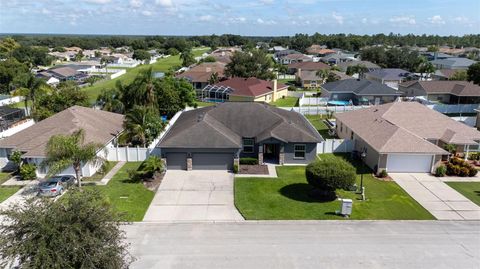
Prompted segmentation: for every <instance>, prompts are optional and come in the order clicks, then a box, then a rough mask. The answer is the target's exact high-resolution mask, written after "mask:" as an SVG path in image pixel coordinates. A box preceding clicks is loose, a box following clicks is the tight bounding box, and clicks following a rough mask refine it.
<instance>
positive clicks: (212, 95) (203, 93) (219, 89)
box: [197, 85, 233, 102]
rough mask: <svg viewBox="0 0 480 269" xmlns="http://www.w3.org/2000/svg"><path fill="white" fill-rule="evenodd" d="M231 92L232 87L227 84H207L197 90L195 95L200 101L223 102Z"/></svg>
mask: <svg viewBox="0 0 480 269" xmlns="http://www.w3.org/2000/svg"><path fill="white" fill-rule="evenodd" d="M232 92H233V89H232V88H230V87H228V86H218V85H207V86H206V87H205V88H203V89H201V90H198V91H197V97H198V98H199V99H200V100H202V101H208V100H214V101H221V102H225V101H228V97H229V95H230V93H232Z"/></svg>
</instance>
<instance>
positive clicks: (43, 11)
mask: <svg viewBox="0 0 480 269" xmlns="http://www.w3.org/2000/svg"><path fill="white" fill-rule="evenodd" d="M51 13H52V12H51V11H50V10H48V9H46V8H42V14H45V15H48V14H51Z"/></svg>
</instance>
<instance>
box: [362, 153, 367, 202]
mask: <svg viewBox="0 0 480 269" xmlns="http://www.w3.org/2000/svg"><path fill="white" fill-rule="evenodd" d="M360 157H361V159H362V171H361V174H360V193H361V194H362V200H364V191H363V173H364V171H365V158H367V153H366V152H365V150H364V151H363V152H362V154H361V155H360Z"/></svg>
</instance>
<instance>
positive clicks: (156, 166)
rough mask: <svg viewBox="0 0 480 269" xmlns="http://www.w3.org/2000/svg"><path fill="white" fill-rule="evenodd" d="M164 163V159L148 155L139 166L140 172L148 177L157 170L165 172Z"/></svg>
mask: <svg viewBox="0 0 480 269" xmlns="http://www.w3.org/2000/svg"><path fill="white" fill-rule="evenodd" d="M164 169H165V168H164V165H163V162H162V160H161V159H160V158H159V157H157V156H154V155H151V156H150V157H148V158H147V159H146V160H145V161H144V162H143V163H142V164H141V165H140V167H139V169H138V170H139V172H140V173H142V174H143V175H144V176H146V177H152V176H153V174H154V173H155V172H163V171H164Z"/></svg>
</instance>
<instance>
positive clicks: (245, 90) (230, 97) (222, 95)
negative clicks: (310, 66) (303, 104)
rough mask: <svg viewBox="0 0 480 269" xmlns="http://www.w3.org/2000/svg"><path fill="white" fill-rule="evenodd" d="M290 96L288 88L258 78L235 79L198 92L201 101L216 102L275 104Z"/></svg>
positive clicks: (274, 81)
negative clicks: (280, 99) (278, 100)
mask: <svg viewBox="0 0 480 269" xmlns="http://www.w3.org/2000/svg"><path fill="white" fill-rule="evenodd" d="M287 95H288V86H287V85H285V84H281V83H277V80H276V79H275V80H273V81H268V80H263V79H258V78H240V77H234V78H230V79H227V80H224V81H220V82H218V83H216V84H213V85H207V86H206V87H205V88H203V89H201V90H197V97H198V98H199V99H200V100H206V101H216V102H226V101H230V102H267V103H270V102H275V101H276V100H277V99H279V98H283V97H286V96H287Z"/></svg>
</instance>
